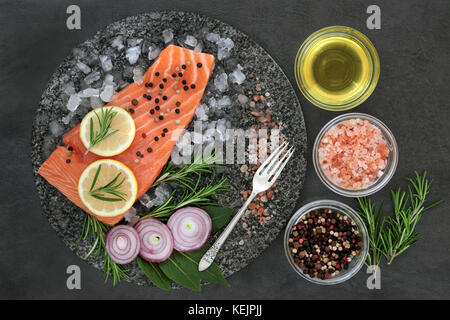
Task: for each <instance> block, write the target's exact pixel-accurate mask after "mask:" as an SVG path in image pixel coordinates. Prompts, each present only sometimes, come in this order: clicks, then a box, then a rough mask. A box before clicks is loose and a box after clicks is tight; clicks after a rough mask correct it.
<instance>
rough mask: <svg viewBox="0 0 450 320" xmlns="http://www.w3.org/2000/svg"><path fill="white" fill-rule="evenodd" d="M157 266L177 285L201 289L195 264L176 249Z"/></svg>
mask: <svg viewBox="0 0 450 320" xmlns="http://www.w3.org/2000/svg"><path fill="white" fill-rule="evenodd" d="M159 267H160V268H161V270H162V272H164V274H165V275H166V276H167V277H168V278H169V279H171V280H173V281H175V282H176V283H178V284H179V285H181V286H183V287H186V288H188V289H191V290H193V291H198V292H200V291H201V287H200V277H199V275H198V270H196V268H195V264H193V263H190V261H189V260H187V259H186V258H185V257H184V256H183V255H181V254H180V253H179V252H178V251H174V252H173V253H172V255H171V256H170V257H169V259H167V260H166V261H163V262H160V263H159Z"/></svg>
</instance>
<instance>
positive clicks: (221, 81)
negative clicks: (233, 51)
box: [214, 72, 228, 92]
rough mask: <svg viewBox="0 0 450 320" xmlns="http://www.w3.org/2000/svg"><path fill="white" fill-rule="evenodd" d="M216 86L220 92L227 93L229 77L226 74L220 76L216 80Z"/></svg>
mask: <svg viewBox="0 0 450 320" xmlns="http://www.w3.org/2000/svg"><path fill="white" fill-rule="evenodd" d="M214 85H215V86H216V88H217V90H219V91H220V92H224V91H226V90H227V89H228V75H227V74H226V73H225V72H223V73H221V74H218V75H217V76H216V77H215V78H214Z"/></svg>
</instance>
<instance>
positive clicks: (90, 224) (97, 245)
mask: <svg viewBox="0 0 450 320" xmlns="http://www.w3.org/2000/svg"><path fill="white" fill-rule="evenodd" d="M110 229H111V227H110V226H107V225H106V224H104V223H102V222H100V221H98V220H97V219H95V218H94V217H92V216H91V215H90V214H87V213H86V215H85V218H84V223H83V230H82V231H81V236H80V239H79V240H78V244H79V242H80V241H81V240H87V241H88V242H90V243H93V245H92V247H91V249H90V250H89V252H88V253H87V255H86V256H85V257H84V259H87V258H88V257H89V256H90V255H91V254H93V253H94V252H95V253H96V254H97V255H98V256H100V255H101V254H102V252H103V259H104V261H103V273H104V275H105V282H106V281H108V278H109V276H110V274H112V279H113V286H115V285H116V284H117V283H118V282H119V281H120V280H121V279H122V278H128V277H129V276H128V270H126V269H125V268H124V267H123V266H121V265H118V264H116V263H115V262H114V261H112V260H111V258H110V257H109V255H108V252H107V251H106V250H105V241H106V234H107V233H108V231H109V230H110Z"/></svg>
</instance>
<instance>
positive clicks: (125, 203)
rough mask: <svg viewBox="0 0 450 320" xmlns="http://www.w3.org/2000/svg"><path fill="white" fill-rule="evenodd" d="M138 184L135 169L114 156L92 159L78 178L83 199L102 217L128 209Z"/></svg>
mask: <svg viewBox="0 0 450 320" xmlns="http://www.w3.org/2000/svg"><path fill="white" fill-rule="evenodd" d="M112 181H113V183H111V182H112ZM105 186H106V188H105ZM137 188H138V185H137V181H136V177H135V176H134V174H133V171H131V170H130V169H129V168H128V167H127V166H126V165H124V164H123V163H122V162H120V161H116V160H112V159H101V160H97V161H95V162H93V163H91V164H90V165H89V166H88V167H87V168H86V169H84V171H83V173H82V174H81V176H80V180H79V181H78V194H79V195H80V198H81V201H82V202H83V203H84V205H85V206H86V207H87V208H88V209H89V210H90V211H91V212H92V213H94V214H95V215H98V216H101V217H115V216H118V215H121V214H122V213H124V212H126V211H128V210H129V209H130V208H131V206H132V205H133V203H134V202H135V201H136V196H137Z"/></svg>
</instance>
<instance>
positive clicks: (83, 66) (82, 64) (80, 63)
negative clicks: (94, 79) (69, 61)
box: [77, 61, 91, 74]
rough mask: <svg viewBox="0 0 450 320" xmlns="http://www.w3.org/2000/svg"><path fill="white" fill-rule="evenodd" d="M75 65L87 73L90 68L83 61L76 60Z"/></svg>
mask: <svg viewBox="0 0 450 320" xmlns="http://www.w3.org/2000/svg"><path fill="white" fill-rule="evenodd" d="M77 67H78V69H80V70H81V71H82V72H83V73H84V74H88V73H89V72H91V68H90V67H89V66H88V65H87V64H84V63H83V62H81V61H78V62H77Z"/></svg>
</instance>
